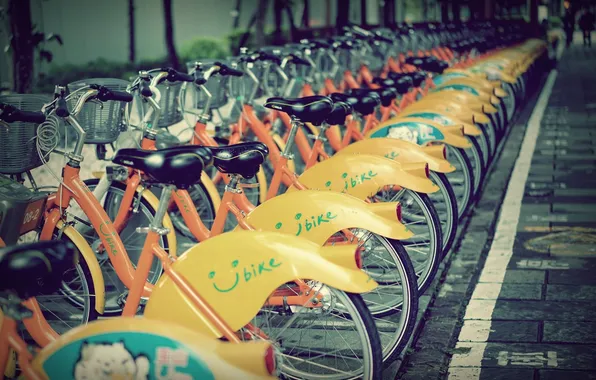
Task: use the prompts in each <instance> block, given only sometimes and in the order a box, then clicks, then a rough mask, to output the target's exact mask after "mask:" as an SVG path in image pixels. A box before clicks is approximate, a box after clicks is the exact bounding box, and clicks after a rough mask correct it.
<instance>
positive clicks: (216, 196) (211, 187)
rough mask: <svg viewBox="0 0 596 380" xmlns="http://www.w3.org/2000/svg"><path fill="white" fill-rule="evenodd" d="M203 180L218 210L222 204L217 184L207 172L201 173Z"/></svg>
mask: <svg viewBox="0 0 596 380" xmlns="http://www.w3.org/2000/svg"><path fill="white" fill-rule="evenodd" d="M201 182H202V183H203V185H204V186H205V190H207V193H208V195H209V198H211V202H213V207H214V209H215V210H218V209H219V205H220V204H221V196H220V195H219V191H217V186H215V184H214V183H213V181H212V180H211V178H209V176H208V175H207V173H205V172H202V173H201Z"/></svg>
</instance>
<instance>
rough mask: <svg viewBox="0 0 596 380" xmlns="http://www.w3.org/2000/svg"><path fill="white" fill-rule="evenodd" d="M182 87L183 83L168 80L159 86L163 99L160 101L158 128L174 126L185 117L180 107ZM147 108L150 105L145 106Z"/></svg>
mask: <svg viewBox="0 0 596 380" xmlns="http://www.w3.org/2000/svg"><path fill="white" fill-rule="evenodd" d="M181 87H182V82H174V83H172V82H169V81H167V80H166V81H164V82H162V83H160V84H159V85H158V86H157V89H158V90H159V93H160V94H161V98H160V99H159V107H160V108H161V115H160V116H159V120H158V121H157V125H156V127H158V128H167V127H169V126H170V125H172V124H176V123H178V122H181V121H182V119H183V116H182V112H180V107H179V105H178V98H179V96H180V88H181ZM145 107H148V105H145ZM147 111H148V109H145V112H147Z"/></svg>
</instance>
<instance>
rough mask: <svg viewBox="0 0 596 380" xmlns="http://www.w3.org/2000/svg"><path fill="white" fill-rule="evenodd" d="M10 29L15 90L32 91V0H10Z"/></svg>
mask: <svg viewBox="0 0 596 380" xmlns="http://www.w3.org/2000/svg"><path fill="white" fill-rule="evenodd" d="M8 12H9V14H10V29H11V33H12V36H13V40H12V44H11V47H12V68H13V70H12V73H13V74H12V75H13V88H14V91H15V92H17V93H20V94H24V93H28V92H31V88H32V87H33V53H34V47H33V45H32V44H31V29H32V26H31V3H30V0H10V1H9V3H8Z"/></svg>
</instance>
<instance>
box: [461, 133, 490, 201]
mask: <svg viewBox="0 0 596 380" xmlns="http://www.w3.org/2000/svg"><path fill="white" fill-rule="evenodd" d="M469 140H470V142H471V143H472V147H471V148H469V149H465V150H464V153H465V155H466V156H467V157H468V160H469V161H470V164H471V165H472V172H473V173H474V177H473V178H474V194H477V193H478V190H479V189H480V184H481V183H482V180H483V179H484V173H485V162H484V160H483V159H482V151H481V150H480V146H479V145H478V142H477V141H476V139H473V138H471V139H469Z"/></svg>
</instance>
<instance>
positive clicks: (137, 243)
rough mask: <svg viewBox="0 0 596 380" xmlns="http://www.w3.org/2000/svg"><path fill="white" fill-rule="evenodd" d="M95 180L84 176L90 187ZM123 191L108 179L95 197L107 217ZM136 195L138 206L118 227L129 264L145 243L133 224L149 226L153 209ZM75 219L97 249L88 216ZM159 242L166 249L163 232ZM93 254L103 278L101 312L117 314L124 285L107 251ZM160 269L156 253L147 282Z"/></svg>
mask: <svg viewBox="0 0 596 380" xmlns="http://www.w3.org/2000/svg"><path fill="white" fill-rule="evenodd" d="M98 182H99V180H98V179H88V180H85V185H87V187H88V188H89V189H90V190H91V191H93V190H94V189H95V186H97V183H98ZM125 191H126V185H125V184H123V183H121V182H112V183H111V184H110V187H109V189H108V191H107V192H106V194H105V195H104V196H103V198H102V199H100V200H99V201H100V203H101V204H102V206H103V208H104V210H105V211H106V213H107V214H108V217H109V218H110V219H111V220H114V219H115V218H116V215H117V214H118V210H119V208H120V203H121V202H122V198H123V196H124V193H125ZM137 199H139V200H138V201H137V202H138V203H136V204H135V202H133V208H137V207H138V210H137V212H135V211H134V210H133V211H132V212H130V215H129V218H128V220H127V222H126V225H125V226H124V228H123V229H122V231H120V239H122V242H123V243H124V247H125V248H126V254H127V255H128V257H129V258H130V261H131V262H132V264H133V266H136V264H137V262H138V260H139V258H140V256H141V252H142V250H143V246H144V243H145V234H141V233H138V232H136V229H137V227H147V226H149V224H150V223H151V221H152V220H153V217H154V216H155V210H154V209H153V207H152V206H151V205H150V204H149V202H147V200H145V198H143V197H140V198H137ZM79 222H82V223H84V224H86V228H84V229H79V231H80V232H81V234H82V235H83V237H84V238H85V239H86V240H87V242H88V243H89V245H90V246H91V248H93V249H94V250H95V251H97V249H96V247H97V246H98V245H99V244H100V243H101V240H100V239H99V236H98V235H97V232H96V231H95V230H94V229H93V228H92V227H91V225H90V223H89V222H88V220H79ZM160 246H161V247H162V248H163V249H164V250H165V251H166V252H168V250H169V247H170V243H169V241H168V239H167V236H161V237H160ZM96 255H97V259H98V261H99V265H100V266H101V271H102V273H103V275H104V281H105V289H106V304H105V313H104V314H105V315H119V314H121V313H122V308H123V306H124V305H123V303H124V301H125V300H126V296H127V294H128V289H127V287H126V286H125V285H124V283H123V282H122V281H121V280H120V278H118V274H117V273H116V271H115V269H114V267H113V266H112V262H111V261H110V259H109V257H108V255H107V253H105V252H96ZM162 270H163V268H162V265H161V261H160V260H159V259H158V258H157V257H155V258H153V263H152V264H151V269H150V270H149V277H148V278H147V282H149V283H151V284H155V283H156V282H157V280H158V279H159V276H161V273H162Z"/></svg>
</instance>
